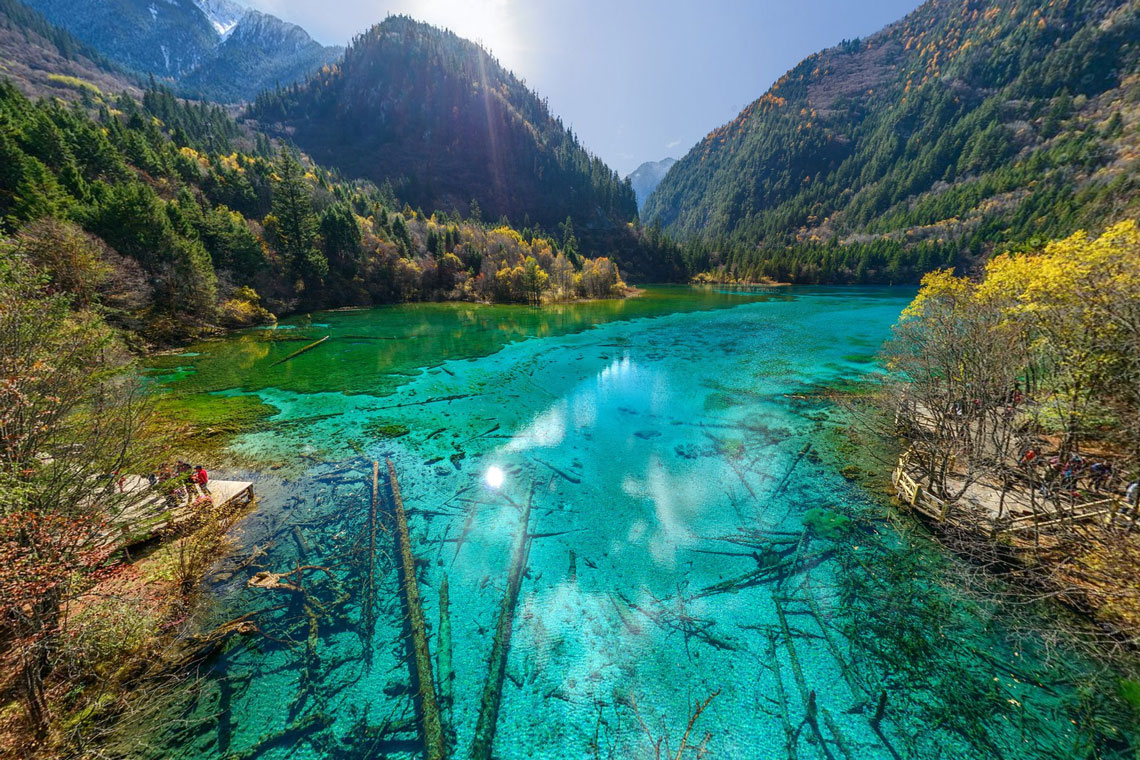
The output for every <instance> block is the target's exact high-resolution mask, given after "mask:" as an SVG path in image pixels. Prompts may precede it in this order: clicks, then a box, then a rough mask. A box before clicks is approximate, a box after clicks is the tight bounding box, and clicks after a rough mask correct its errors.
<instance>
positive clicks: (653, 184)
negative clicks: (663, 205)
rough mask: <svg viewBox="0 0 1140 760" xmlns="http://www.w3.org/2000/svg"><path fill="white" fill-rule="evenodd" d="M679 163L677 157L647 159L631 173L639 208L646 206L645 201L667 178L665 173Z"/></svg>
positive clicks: (631, 181)
mask: <svg viewBox="0 0 1140 760" xmlns="http://www.w3.org/2000/svg"><path fill="white" fill-rule="evenodd" d="M675 163H677V159H675V158H665V159H662V160H660V161H646V162H645V163H644V164H642V165H641V166H639V167H637V168H636V169H634V170H633V174H631V175H629V182H630V184H631V185H633V193H634V195H636V196H637V208H638V209H639V210H640V209H642V208H644V207H645V201H646V200H648V198H649V196H650V195H652V194H653V191H654V190H656V189H657V186H658V185H659V184H661V180H663V179H665V175H666V174H668V173H669V169H671V168H672V167H673V164H675Z"/></svg>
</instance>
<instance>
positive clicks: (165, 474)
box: [147, 459, 210, 509]
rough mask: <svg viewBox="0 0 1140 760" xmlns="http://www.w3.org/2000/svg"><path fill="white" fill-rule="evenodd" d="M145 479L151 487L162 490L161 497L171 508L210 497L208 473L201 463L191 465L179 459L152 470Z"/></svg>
mask: <svg viewBox="0 0 1140 760" xmlns="http://www.w3.org/2000/svg"><path fill="white" fill-rule="evenodd" d="M147 480H149V481H150V484H151V486H152V487H154V488H158V489H160V490H161V491H162V494H163V498H164V499H165V500H166V503H167V505H168V506H169V507H170V508H172V509H173V508H174V507H178V506H180V505H183V504H193V503H194V502H195V501H197V500H199V499H209V498H210V474H209V473H208V472H207V471H206V468H205V467H203V466H202V465H197V466H196V467H191V466H190V465H189V464H188V463H187V462H184V461H182V460H181V459H179V460H178V462H177V463H176V464H174V465H166V466H164V467H161V468H160V469H159V470H158V471H157V472H152V473H151V474H150V475H149V476H148V477H147Z"/></svg>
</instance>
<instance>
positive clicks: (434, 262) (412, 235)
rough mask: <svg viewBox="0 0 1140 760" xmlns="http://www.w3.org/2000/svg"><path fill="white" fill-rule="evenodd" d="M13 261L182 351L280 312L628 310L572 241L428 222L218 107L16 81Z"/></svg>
mask: <svg viewBox="0 0 1140 760" xmlns="http://www.w3.org/2000/svg"><path fill="white" fill-rule="evenodd" d="M2 236H9V240H7V241H0V252H3V253H4V254H5V255H11V254H12V253H15V254H17V255H20V256H22V257H23V258H25V259H26V260H29V261H30V262H31V263H32V264H33V265H35V266H36V267H37V268H38V269H39V270H40V271H42V272H43V273H44V274H46V275H47V276H49V277H50V278H51V279H52V281H53V283H54V287H57V288H58V289H59V290H62V291H66V292H68V293H70V294H71V295H72V296H73V297H74V298H75V299H76V300H77V301H78V302H79V303H98V304H99V305H100V308H102V309H103V310H104V311H105V314H106V316H107V318H108V319H109V320H110V321H112V322H113V323H115V324H117V325H119V326H121V327H124V328H127V329H129V330H131V331H133V332H136V333H138V334H140V335H142V336H143V337H145V338H148V339H150V340H155V341H161V342H167V341H171V340H177V339H180V338H185V337H189V336H192V335H195V334H200V333H202V332H204V331H212V330H214V329H216V328H217V327H219V326H225V327H237V326H242V325H249V324H254V323H257V322H261V321H268V320H271V319H272V315H271V314H270V313H269V312H268V311H266V308H268V309H270V310H272V311H273V312H276V313H287V312H290V311H295V310H297V309H302V308H303V309H314V308H322V307H333V306H345V305H368V304H375V303H388V302H395V301H406V300H418V299H436V298H452V299H467V300H495V301H534V300H535V299H537V298H539V297H542V296H543V295H544V294H546V295H548V296H554V297H558V298H570V297H581V296H590V297H597V296H608V295H616V294H618V293H619V292H620V290H621V282H620V277H619V275H618V273H617V269H616V267H615V266H614V265H613V264H612V263H611V262H610V261H609V260H608V259H597V260H588V259H583V258H582V257H580V256H579V255H578V254H577V252H576V250H575V246H574V242H573V233H572V232H571V233H570V240H568V241H567V242H568V243H569V246H567V242H563V241H561V240H560V241H554V240H551V239H548V238H547V237H545V236H543V235H540V234H536V233H534V232H533V231H530V230H522V231H518V230H515V229H511V228H509V227H503V226H499V225H484V224H482V223H481V222H479V221H478V220H464V219H461V218H459V217H457V216H448V215H435V214H433V215H430V216H428V217H425V216H424V215H423V214H421V213H419V212H416V211H413V210H412V209H411V208H410V207H408V206H407V205H406V204H401V203H400V201H398V200H397V199H396V197H395V196H393V195H392V193H391V190H390V189H388V188H385V189H384V190H381V189H378V188H376V187H375V186H374V185H371V184H368V183H366V182H346V181H343V180H341V179H339V177H338V175H337V174H335V173H334V172H331V171H329V170H327V169H324V168H321V167H320V166H317V165H314V164H312V163H311V162H310V161H309V160H308V159H307V158H305V157H301V156H298V155H296V154H295V153H293V152H292V151H290V150H288V149H282V148H280V147H279V146H277V145H276V144H273V143H271V142H270V140H269V139H268V138H266V137H265V136H264V135H261V134H259V133H256V132H252V131H250V130H249V129H248V128H246V127H243V126H242V125H239V124H238V123H237V122H235V121H233V119H231V118H230V117H229V116H228V115H227V114H226V112H225V111H224V110H223V109H222V108H220V107H218V106H211V105H207V104H190V103H186V102H185V101H181V100H178V99H177V98H175V97H174V96H173V94H172V93H171V92H170V91H169V90H166V89H162V88H157V87H152V88H151V89H149V90H147V91H146V93H145V94H144V95H143V98H142V100H141V102H140V101H138V100H135V99H133V98H132V97H130V96H129V95H125V94H123V95H119V96H116V97H114V98H113V99H105V98H103V97H102V96H100V95H97V94H91V93H89V95H88V98H87V99H86V103H75V104H74V105H71V106H68V105H65V104H64V103H62V102H60V101H58V100H55V101H48V100H41V101H38V102H32V101H30V100H29V99H28V98H26V97H25V96H24V95H23V94H22V93H21V92H20V91H19V90H18V89H17V88H16V87H15V86H14V85H13V84H11V83H10V82H6V81H0V237H2Z"/></svg>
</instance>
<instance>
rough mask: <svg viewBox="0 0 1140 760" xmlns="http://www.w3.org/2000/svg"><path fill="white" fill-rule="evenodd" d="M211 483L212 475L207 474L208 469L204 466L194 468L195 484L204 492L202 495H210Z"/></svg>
mask: <svg viewBox="0 0 1140 760" xmlns="http://www.w3.org/2000/svg"><path fill="white" fill-rule="evenodd" d="M209 482H210V473H208V472H206V468H205V467H203V466H202V465H198V466H197V467H195V468H194V483H195V484H196V485H197V486H198V488H199V489H200V490H201V491H202V493H204V494H206V495H207V496H208V495H209V494H210V487H209V485H208V484H209Z"/></svg>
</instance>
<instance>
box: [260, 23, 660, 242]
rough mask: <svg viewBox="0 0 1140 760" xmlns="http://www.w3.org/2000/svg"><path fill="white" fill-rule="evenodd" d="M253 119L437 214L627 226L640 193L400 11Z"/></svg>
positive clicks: (274, 96)
mask: <svg viewBox="0 0 1140 760" xmlns="http://www.w3.org/2000/svg"><path fill="white" fill-rule="evenodd" d="M250 116H251V117H252V118H254V119H257V120H258V121H259V122H260V123H261V126H262V127H263V128H266V129H269V130H271V131H272V132H275V133H278V134H283V135H288V136H289V137H290V138H291V139H292V140H294V141H295V142H296V143H297V145H299V146H300V147H302V148H303V149H304V150H305V151H306V152H308V153H309V154H310V155H312V156H313V157H314V159H316V160H317V161H319V162H321V163H324V164H327V165H330V166H336V167H338V168H339V169H341V170H342V171H343V172H345V173H346V174H347V175H349V176H354V177H365V178H368V179H371V180H373V181H374V182H376V183H378V184H382V183H384V182H386V181H388V182H391V183H392V184H393V186H394V187H395V188H396V191H397V193H398V194H399V195H400V196H401V197H402V198H404V199H405V200H407V201H408V202H409V203H411V204H412V205H413V206H420V207H422V208H424V209H426V210H429V211H430V210H432V209H439V210H446V211H459V212H462V213H463V214H464V215H466V214H467V213H468V210H469V208H470V207H471V205H472V200H473V199H474V200H475V201H476V202H477V204H478V206H479V208H480V209H481V211H482V213H483V215H484V216H485V217H487V218H490V219H495V218H498V217H500V216H506V217H508V218H509V219H510V220H511V221H512V222H514V223H516V224H522V225H530V224H540V225H542V226H543V227H544V228H546V229H547V230H554V229H557V226H558V225H559V224H561V223H563V222H564V221H565V220H566V219H567V217H572V218H573V220H574V222H575V230H576V231H577V232H578V234H579V236H580V237H581V236H582V234H583V231H589V230H598V229H602V228H614V227H618V226H624V225H625V223H627V222H630V221H632V220H633V219H634V218H635V217H636V216H637V203H636V200H635V198H634V194H633V189H632V188H631V187H630V185H629V184H628V183H626V182H623V181H622V180H621V179H620V177H618V175H617V174H616V173H615V172H614V171H613V170H612V169H610V168H609V167H608V166H606V165H605V163H603V162H602V161H601V159H599V158H597V157H595V156H593V155H591V154H590V153H588V152H587V151H586V149H585V148H583V147H582V146H581V145H580V144H579V142H578V140H577V138H576V137H575V136H574V135H573V134H572V133H571V132H570V131H569V130H568V129H567V128H566V127H564V126H563V124H562V122H561V121H559V120H558V119H556V118H555V117H553V116H552V115H551V113H550V111H549V109H548V107H547V104H546V103H545V102H544V101H543V100H540V99H539V98H538V96H537V95H535V94H534V93H533V92H531V91H530V90H528V89H527V88H526V87H525V86H524V85H523V84H522V82H520V81H519V80H518V79H517V78H515V76H514V75H513V74H511V73H510V72H508V71H507V70H505V69H504V68H503V67H502V66H501V65H499V63H498V61H496V60H495V59H494V58H492V57H491V56H490V55H489V54H488V53H487V51H485V50H484V49H482V48H481V47H479V46H478V45H476V44H474V43H472V42H469V41H467V40H464V39H461V38H459V37H457V36H456V35H454V34H452V33H451V32H448V31H444V30H441V29H438V28H436V27H433V26H429V25H427V24H423V23H419V22H416V21H413V20H412V19H409V18H406V17H399V16H394V17H390V18H388V19H387V20H385V21H384V22H383V23H381V24H378V25H377V26H374V27H373V28H372V29H370V30H369V31H367V32H365V33H364V34H362V35H360V36H359V37H357V38H356V39H355V40H354V41H353V43H352V45H351V46H350V47H349V49H348V51H347V52H346V53H345V55H344V59H343V61H342V62H340V63H339V64H337V65H335V66H333V67H331V68H329V69H328V70H322V72H321V73H319V74H318V75H317V76H315V77H314V78H312V79H311V80H310V81H309V82H307V83H306V84H304V85H299V86H294V87H291V88H288V89H285V90H281V91H278V92H269V93H266V94H264V95H263V96H262V97H259V98H258V100H257V101H256V103H255V104H254V106H253V107H252V108H251V109H250Z"/></svg>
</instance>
